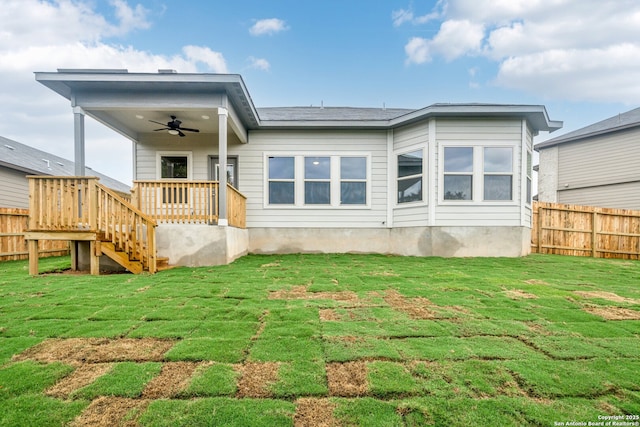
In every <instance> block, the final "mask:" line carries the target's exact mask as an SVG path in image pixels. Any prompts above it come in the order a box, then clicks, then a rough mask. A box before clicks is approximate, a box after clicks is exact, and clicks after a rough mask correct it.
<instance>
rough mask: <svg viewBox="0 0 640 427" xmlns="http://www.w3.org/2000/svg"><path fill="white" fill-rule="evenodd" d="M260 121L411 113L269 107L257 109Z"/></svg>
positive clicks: (370, 117)
mask: <svg viewBox="0 0 640 427" xmlns="http://www.w3.org/2000/svg"><path fill="white" fill-rule="evenodd" d="M257 111H258V115H259V116H260V120H265V121H268V120H287V121H296V120H312V121H313V120H329V121H336V120H391V119H395V118H396V117H399V116H402V115H404V114H407V113H411V112H412V111H415V110H411V109H407V108H354V107H267V108H257Z"/></svg>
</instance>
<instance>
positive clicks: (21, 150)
mask: <svg viewBox="0 0 640 427" xmlns="http://www.w3.org/2000/svg"><path fill="white" fill-rule="evenodd" d="M0 153H1V155H0V166H5V167H7V168H10V169H15V170H18V171H21V172H24V173H26V174H30V175H50V176H74V175H75V166H74V163H73V162H72V161H71V160H67V159H63V158H62V157H58V156H56V155H53V154H51V153H47V152H46V151H42V150H38V149H37V148H33V147H29V146H28V145H25V144H21V143H19V142H17V141H13V140H11V139H8V138H4V137H2V136H0ZM85 175H86V176H95V177H98V178H100V183H101V184H104V185H105V186H107V187H109V188H111V189H112V190H115V191H119V192H121V193H129V191H130V190H131V188H130V187H129V186H128V185H126V184H124V183H122V182H120V181H118V180H115V179H113V178H111V177H109V176H107V175H103V174H101V173H100V172H97V171H94V170H93V169H91V168H89V167H87V168H86V171H85Z"/></svg>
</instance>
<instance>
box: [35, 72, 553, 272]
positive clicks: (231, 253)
mask: <svg viewBox="0 0 640 427" xmlns="http://www.w3.org/2000/svg"><path fill="white" fill-rule="evenodd" d="M36 79H37V80H38V81H39V82H40V83H42V84H44V85H45V86H47V87H49V88H50V89H52V90H53V91H55V92H57V93H58V94H60V95H62V96H64V97H65V98H67V99H69V100H70V101H71V103H72V104H71V105H72V108H73V113H74V120H75V129H76V132H75V149H76V152H78V150H79V149H80V150H81V149H83V147H84V144H85V140H84V132H83V131H82V129H83V123H84V116H85V115H87V116H90V117H93V118H94V119H96V120H98V121H99V122H101V123H103V124H105V125H106V126H108V127H110V128H111V129H114V130H115V131H117V132H119V133H120V134H122V135H124V136H125V137H127V138H129V139H130V140H131V141H132V142H133V145H134V159H133V162H134V190H135V195H134V199H133V200H134V205H135V206H136V207H137V208H139V209H140V210H141V211H142V212H144V213H146V214H147V215H149V216H151V217H153V218H154V219H155V220H156V221H157V222H158V226H157V245H158V254H159V255H161V256H167V257H169V258H170V262H171V263H172V264H179V265H211V264H219V263H224V262H229V261H231V260H233V259H234V258H236V257H237V256H239V255H242V254H244V253H247V252H250V253H292V252H362V253H385V254H402V255H416V256H430V255H434V256H521V255H525V254H528V253H529V251H530V227H531V215H532V207H531V176H532V173H531V152H532V148H533V138H534V136H535V135H536V134H537V133H538V132H539V131H554V130H556V129H559V128H561V127H562V122H559V121H553V120H550V119H549V117H548V115H547V112H546V109H545V108H544V106H540V105H494V104H434V105H431V106H429V107H426V108H422V109H417V110H412V109H390V108H386V109H385V108H329V107H322V106H320V107H290V108H256V107H255V106H254V104H253V101H252V99H251V97H250V95H249V92H248V90H247V88H246V87H245V84H244V81H243V80H242V78H241V76H239V75H221V74H179V73H175V72H171V71H170V70H165V71H161V72H159V73H158V74H155V73H128V72H127V71H126V70H59V71H58V72H53V73H36ZM165 123H166V125H165ZM196 130H197V132H196ZM183 136H184V137H183ZM87 143H89V144H90V143H91V142H90V141H87ZM219 164H223V165H224V164H226V165H227V173H226V174H219V173H218V172H219ZM212 181H214V183H213V184H211V182H212ZM218 183H219V184H218ZM225 183H230V184H232V185H233V187H230V186H229V187H228V186H227V185H225ZM203 188H204V189H205V190H204V191H202V190H201V189H203ZM212 194H213V195H214V196H213V197H214V199H210V196H211V195H212ZM203 200H204V201H203ZM245 206H246V207H245ZM210 224H213V225H210Z"/></svg>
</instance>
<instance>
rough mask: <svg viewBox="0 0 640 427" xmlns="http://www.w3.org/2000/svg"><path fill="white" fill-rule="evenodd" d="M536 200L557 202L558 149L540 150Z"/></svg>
mask: <svg viewBox="0 0 640 427" xmlns="http://www.w3.org/2000/svg"><path fill="white" fill-rule="evenodd" d="M538 200H540V201H541V202H550V203H557V202H558V147H557V146H555V147H549V148H545V149H543V150H540V166H539V168H538Z"/></svg>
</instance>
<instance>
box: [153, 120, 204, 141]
mask: <svg viewBox="0 0 640 427" xmlns="http://www.w3.org/2000/svg"><path fill="white" fill-rule="evenodd" d="M149 121H150V122H151V123H157V124H159V125H163V126H165V124H164V123H160V122H156V121H155V120H149ZM181 124H182V121H181V120H178V119H177V118H176V116H171V121H169V122H167V123H166V127H163V128H160V129H154V131H159V130H166V131H169V133H170V134H171V135H180V136H181V137H183V136H186V135H185V134H184V133H183V132H182V131H185V132H200V130H199V129H191V128H185V127H181V126H180V125H181Z"/></svg>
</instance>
